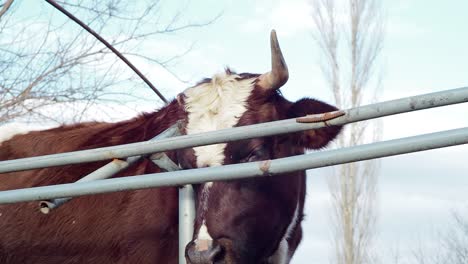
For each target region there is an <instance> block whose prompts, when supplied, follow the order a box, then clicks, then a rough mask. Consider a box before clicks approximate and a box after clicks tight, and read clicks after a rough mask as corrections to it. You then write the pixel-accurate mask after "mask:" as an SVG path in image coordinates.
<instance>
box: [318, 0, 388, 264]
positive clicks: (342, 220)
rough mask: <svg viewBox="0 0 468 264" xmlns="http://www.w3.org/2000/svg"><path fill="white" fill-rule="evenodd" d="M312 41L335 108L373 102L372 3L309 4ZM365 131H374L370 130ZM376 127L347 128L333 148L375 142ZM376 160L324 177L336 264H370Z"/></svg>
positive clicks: (376, 23)
mask: <svg viewBox="0 0 468 264" xmlns="http://www.w3.org/2000/svg"><path fill="white" fill-rule="evenodd" d="M311 4H312V18H313V21H314V26H315V31H314V34H313V36H314V39H315V41H316V43H317V46H318V47H319V48H320V51H321V52H322V54H323V59H322V61H321V70H322V72H323V74H324V77H325V80H326V82H327V86H328V87H329V88H330V91H331V92H332V93H333V96H334V99H335V103H336V105H337V106H338V107H339V108H352V107H358V106H359V105H361V104H362V103H363V102H364V101H366V100H367V101H369V99H375V98H376V95H377V93H378V90H379V89H380V88H381V86H380V82H379V80H376V79H378V78H374V75H373V73H374V72H375V68H376V66H377V65H376V63H377V59H378V55H379V53H380V51H381V47H382V43H383V37H382V36H383V32H384V31H383V26H382V24H383V21H382V17H381V16H380V15H379V12H380V6H379V5H378V4H377V0H348V1H347V5H342V2H341V1H337V0H311ZM371 128H374V130H372V129H371ZM380 136H381V131H380V126H379V125H378V124H377V125H376V124H375V123H370V122H361V123H354V124H350V125H348V126H347V127H346V128H345V132H344V133H343V134H342V135H341V136H340V137H339V138H338V140H337V142H336V144H337V145H338V146H339V147H347V146H353V145H359V144H363V143H366V142H369V141H375V140H377V139H379V138H380ZM378 168H379V163H378V162H377V161H365V162H359V163H350V164H346V165H342V166H337V167H336V170H335V175H334V176H333V177H331V178H330V179H329V182H328V183H329V188H330V192H331V196H332V204H333V207H334V211H333V213H332V219H333V223H334V227H333V228H334V233H335V237H334V245H333V247H334V252H335V258H334V260H335V262H336V263H338V264H365V263H375V262H376V261H377V260H376V258H377V256H375V254H373V252H372V248H371V247H372V244H373V238H374V229H375V224H376V217H377V214H376V211H375V207H376V204H377V180H378V178H377V173H378Z"/></svg>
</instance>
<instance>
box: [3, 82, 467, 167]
mask: <svg viewBox="0 0 468 264" xmlns="http://www.w3.org/2000/svg"><path fill="white" fill-rule="evenodd" d="M465 102H468V87H464V88H459V89H453V90H447V91H442V92H436V93H430V94H424V95H418V96H413V97H408V98H403V99H397V100H392V101H387V102H382V103H377V104H371V105H367V106H361V107H358V108H352V109H349V110H346V115H344V116H341V117H337V118H336V119H333V120H331V121H327V122H326V124H325V122H319V123H298V122H296V119H287V120H281V121H275V122H270V123H262V124H256V125H251V126H244V127H237V128H231V129H223V130H217V131H212V132H207V133H201V134H193V135H185V136H180V137H172V138H167V139H162V140H158V141H153V142H150V141H148V142H140V143H133V144H127V145H120V146H114V147H106V148H100V149H93V150H83V151H76V152H69V153H60V154H54V155H47V156H40V157H33V158H25V159H18V160H8V161H2V162H0V173H3V172H9V171H21V170H29V169H37V168H44V167H52V166H60V165H65V164H78V163H86V162H92V161H98V160H108V159H112V158H125V157H130V156H137V155H144V154H151V153H156V152H164V151H168V150H174V149H182V148H188V147H195V146H202V145H210V144H216V143H222V142H230V141H236V140H241V139H247V138H256V137H263V136H271V135H278V134H286V133H291V132H298V131H304V130H310V129H317V128H320V127H324V126H327V125H344V124H347V123H353V122H358V121H362V120H367V119H372V118H377V117H383V116H388V115H394V114H399V113H404V112H411V111H416V110H422V109H428V108H433V107H439V106H445V105H450V104H458V103H465Z"/></svg>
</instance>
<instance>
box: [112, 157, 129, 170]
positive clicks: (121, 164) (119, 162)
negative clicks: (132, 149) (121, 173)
mask: <svg viewBox="0 0 468 264" xmlns="http://www.w3.org/2000/svg"><path fill="white" fill-rule="evenodd" d="M112 163H114V164H115V165H117V167H119V168H124V167H125V166H127V165H128V162H126V161H125V160H121V159H113V160H112Z"/></svg>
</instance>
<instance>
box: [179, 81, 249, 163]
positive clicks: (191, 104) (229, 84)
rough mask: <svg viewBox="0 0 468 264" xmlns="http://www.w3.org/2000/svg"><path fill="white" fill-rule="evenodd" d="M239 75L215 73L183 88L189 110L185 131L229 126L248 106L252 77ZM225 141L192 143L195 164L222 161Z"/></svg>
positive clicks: (187, 109) (231, 125)
mask: <svg viewBox="0 0 468 264" xmlns="http://www.w3.org/2000/svg"><path fill="white" fill-rule="evenodd" d="M236 78H239V76H238V75H227V74H225V73H224V74H219V75H215V76H214V77H213V78H212V80H211V82H209V83H202V84H200V85H197V86H195V87H192V88H189V89H187V90H186V91H185V96H186V98H185V109H186V111H187V112H188V123H187V134H195V133H202V132H207V131H213V130H219V129H223V128H231V127H233V126H235V125H236V124H237V122H238V121H239V118H240V117H241V116H242V114H244V113H245V111H246V110H247V108H246V102H247V99H248V97H249V96H250V94H251V92H252V90H253V88H254V84H253V81H254V80H255V78H251V79H245V80H236ZM225 147H226V144H214V145H209V146H203V147H195V148H194V151H195V156H196V157H197V167H199V168H202V167H212V166H220V165H222V163H223V161H224V148H225Z"/></svg>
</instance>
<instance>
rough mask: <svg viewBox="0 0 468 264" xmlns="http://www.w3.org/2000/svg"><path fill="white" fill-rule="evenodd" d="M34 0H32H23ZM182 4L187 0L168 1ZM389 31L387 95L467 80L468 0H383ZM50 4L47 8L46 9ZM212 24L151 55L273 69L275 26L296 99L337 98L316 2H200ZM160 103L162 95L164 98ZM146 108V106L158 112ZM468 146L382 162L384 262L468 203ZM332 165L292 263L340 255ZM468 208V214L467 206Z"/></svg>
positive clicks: (450, 122)
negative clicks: (326, 76)
mask: <svg viewBox="0 0 468 264" xmlns="http://www.w3.org/2000/svg"><path fill="white" fill-rule="evenodd" d="M24 2H26V3H28V2H29V4H32V2H31V1H30V0H26V1H24ZM163 2H167V3H165V6H166V7H167V8H177V6H178V3H176V2H179V1H163ZM383 4H384V7H385V12H386V16H387V35H386V38H385V43H384V49H383V51H382V60H381V63H382V67H383V69H384V70H383V88H384V89H385V90H384V92H383V93H382V95H381V97H380V99H379V100H380V101H383V100H390V99H396V98H400V97H406V96H411V95H417V94H421V93H428V92H434V91H440V90H445V89H452V88H458V87H462V86H468V74H467V73H468V71H467V66H466V64H467V62H468V49H467V47H468V30H467V25H468V16H467V15H466V11H467V10H468V2H467V1H464V0H452V1H435V0H431V1H424V0H409V1H403V0H396V1H390V0H387V1H384V3H383ZM47 8H48V7H45V5H44V7H43V10H46V9H47ZM220 12H222V16H221V18H220V19H218V20H217V21H216V23H214V24H213V25H211V26H209V27H205V28H201V29H197V30H193V31H187V32H183V33H179V34H177V35H174V36H171V37H169V38H166V39H161V40H160V41H157V42H149V43H145V44H144V45H142V46H141V47H140V48H141V49H146V51H147V53H146V54H147V55H151V53H152V52H151V51H153V52H154V56H156V55H157V54H158V53H159V54H160V53H161V52H168V53H171V52H172V53H173V52H177V51H183V50H184V49H186V48H187V47H189V46H190V45H191V43H192V42H194V43H195V45H194V47H193V50H192V51H191V52H190V53H189V54H188V55H186V56H185V57H183V58H182V59H181V60H179V63H178V64H176V65H174V66H173V67H172V70H173V71H174V72H176V73H177V75H178V76H179V77H180V78H182V79H183V80H186V81H188V83H189V84H190V83H195V82H196V81H198V80H200V79H201V78H203V77H210V76H211V75H213V74H214V73H216V72H219V71H222V70H223V68H224V67H225V66H230V67H232V68H233V69H234V70H236V71H240V72H259V73H262V72H265V71H267V70H268V68H269V66H270V58H269V52H270V50H269V32H270V30H271V29H272V28H274V29H276V30H277V32H278V37H279V41H280V44H281V47H282V50H283V53H284V55H285V58H286V62H287V63H288V66H289V70H290V80H289V82H288V83H287V84H286V85H285V86H284V87H283V88H282V91H283V93H284V94H285V96H286V97H287V98H288V99H290V100H296V99H298V98H300V97H303V96H309V97H316V98H319V99H322V100H325V101H328V102H330V103H332V102H333V101H332V95H331V94H330V93H329V92H328V90H327V89H326V88H324V82H323V78H322V76H321V72H320V70H319V68H318V65H319V61H320V56H319V53H318V50H317V49H316V46H315V44H314V42H313V39H312V37H311V34H312V33H313V27H312V25H311V17H310V6H309V5H308V2H307V0H283V1H280V0H273V1H271V0H259V1H247V0H236V1H234V0H229V1H217V0H210V1H206V0H205V1H192V3H189V4H188V5H187V8H186V14H185V15H186V17H187V18H192V19H208V18H210V17H214V16H216V15H217V14H219V13H220ZM136 63H137V64H138V66H139V67H140V68H141V69H143V70H144V71H145V72H146V73H147V74H148V77H149V78H150V79H151V80H152V81H153V82H154V83H155V84H156V85H157V86H158V87H161V88H162V90H163V91H164V93H165V94H166V96H167V97H173V96H174V95H176V94H177V93H179V92H181V91H182V90H183V89H185V88H186V87H187V85H188V84H187V83H184V82H180V81H179V80H178V79H176V78H174V77H172V76H171V74H169V73H168V72H166V71H164V70H162V69H160V68H158V67H155V66H149V65H147V64H145V63H143V62H141V61H136ZM154 98H155V101H156V100H157V98H156V97H154ZM151 107H152V106H151V105H148V104H146V105H145V106H144V108H145V109H148V108H151ZM467 107H468V106H467V105H458V106H450V107H446V108H443V109H442V108H441V109H433V110H426V111H422V112H418V113H411V114H404V115H399V116H395V117H387V118H385V119H384V139H392V138H399V137H406V136H411V135H417V134H422V133H429V132H435V131H441V130H447V129H453V128H459V127H465V126H467V125H468V117H467V116H466V113H467ZM466 157H468V147H467V146H459V147H452V148H447V149H441V150H435V151H428V152H424V153H417V154H409V155H403V156H398V157H392V158H386V159H383V160H382V168H381V171H380V180H379V187H378V188H379V202H380V208H379V211H380V214H379V222H378V229H377V242H376V243H375V250H376V252H377V253H378V254H380V255H382V256H383V263H393V262H391V260H390V257H391V256H392V254H394V253H395V252H397V251H398V252H399V253H398V254H399V255H400V256H401V257H402V259H403V261H402V262H400V263H410V262H405V261H406V260H409V259H411V256H412V250H416V249H417V244H418V243H422V244H423V246H428V247H430V246H431V245H433V243H436V242H437V239H436V232H437V231H441V230H444V229H446V227H447V225H448V223H449V220H450V211H451V210H453V209H457V208H462V207H464V206H465V207H466V206H467V204H466V200H467V199H466V197H467V196H468V177H467V175H466V171H467V170H468V163H467V162H466V161H465V160H466ZM327 174H330V168H325V169H319V170H314V171H311V172H310V175H311V176H310V177H309V186H308V190H309V191H308V199H307V220H306V222H305V223H304V228H305V235H304V240H303V242H302V244H301V246H300V248H299V250H298V252H297V253H296V256H295V258H294V259H293V263H328V262H329V259H330V256H331V254H332V251H331V242H332V237H331V232H330V227H329V225H328V223H329V219H330V209H329V192H328V188H327V185H326V180H325V177H326V175H327ZM465 212H467V211H465Z"/></svg>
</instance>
